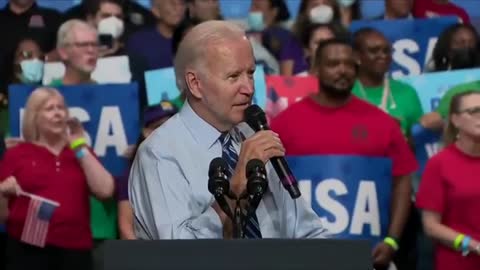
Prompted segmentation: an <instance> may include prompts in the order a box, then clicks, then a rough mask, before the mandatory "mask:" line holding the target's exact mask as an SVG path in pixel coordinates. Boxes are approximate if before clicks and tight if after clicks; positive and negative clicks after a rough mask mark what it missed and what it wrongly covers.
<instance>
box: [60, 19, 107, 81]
mask: <svg viewBox="0 0 480 270" xmlns="http://www.w3.org/2000/svg"><path fill="white" fill-rule="evenodd" d="M98 48H99V44H98V38H97V32H96V31H91V30H90V29H86V28H74V29H73V30H72V32H71V33H70V40H69V42H68V44H67V45H66V46H65V47H63V48H61V49H60V50H59V53H60V56H61V57H62V60H63V61H64V62H65V63H66V65H67V67H70V68H73V69H75V70H77V71H79V72H82V73H86V74H91V73H92V72H93V71H94V70H95V68H96V66H97V60H98Z"/></svg>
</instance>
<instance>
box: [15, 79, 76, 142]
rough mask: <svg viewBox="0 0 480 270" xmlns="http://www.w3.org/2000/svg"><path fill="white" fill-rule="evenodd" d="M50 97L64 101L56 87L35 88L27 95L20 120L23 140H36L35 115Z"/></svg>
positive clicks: (37, 136) (37, 135)
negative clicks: (21, 119)
mask: <svg viewBox="0 0 480 270" xmlns="http://www.w3.org/2000/svg"><path fill="white" fill-rule="evenodd" d="M52 97H60V98H61V99H62V100H63V102H64V103H65V99H64V98H63V96H62V94H60V92H59V91H58V90H57V89H55V88H50V87H40V88H37V89H35V90H34V91H33V92H32V93H31V94H30V96H29V97H28V99H27V103H26V105H25V111H24V113H23V121H22V133H23V138H24V139H25V141H27V142H34V141H37V140H38V138H39V134H38V128H37V115H38V113H39V111H40V110H41V109H42V107H43V106H44V105H45V103H46V102H47V101H48V100H49V99H50V98H52ZM65 107H66V105H65ZM67 116H68V110H67Z"/></svg>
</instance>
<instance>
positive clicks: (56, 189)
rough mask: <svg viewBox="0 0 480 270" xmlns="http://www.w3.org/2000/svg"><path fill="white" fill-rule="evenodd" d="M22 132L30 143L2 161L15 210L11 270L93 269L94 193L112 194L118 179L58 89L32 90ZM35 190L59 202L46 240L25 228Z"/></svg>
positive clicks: (6, 192) (1, 187)
mask: <svg viewBox="0 0 480 270" xmlns="http://www.w3.org/2000/svg"><path fill="white" fill-rule="evenodd" d="M22 132H23V136H24V139H25V142H24V143H20V144H18V145H17V146H15V147H12V148H10V149H8V150H7V152H6V153H5V156H4V159H3V160H2V161H1V163H0V195H3V196H6V197H7V198H8V208H9V215H8V218H7V235H8V238H9V239H8V243H7V258H8V259H7V269H42V270H43V269H49V270H52V269H53V270H56V269H58V270H60V269H62V270H63V269H69V270H71V269H82V270H84V269H90V268H91V263H92V262H91V253H90V251H91V249H92V235H91V231H90V208H89V195H90V193H92V194H93V195H94V196H96V197H97V198H100V199H106V198H109V197H111V196H112V195H113V191H114V181H113V177H112V176H111V175H110V173H108V172H107V170H106V169H105V168H104V167H103V166H102V164H101V163H100V162H99V161H98V159H97V158H96V157H95V155H94V154H93V152H92V151H91V149H90V148H88V146H87V145H86V140H85V138H84V130H83V127H82V125H81V124H80V122H79V121H78V120H76V119H70V118H69V117H68V110H67V107H66V105H65V102H64V99H63V97H62V95H61V94H60V93H59V92H58V91H57V90H55V89H51V88H39V89H36V90H35V91H33V92H32V94H31V95H30V97H29V98H28V100H27V104H26V107H25V112H24V115H23V125H22ZM29 194H34V195H33V196H39V197H43V198H46V199H48V200H51V201H55V202H57V203H58V204H59V206H58V207H57V208H55V210H54V211H53V214H52V215H51V216H50V219H49V224H48V229H47V234H46V238H45V240H44V241H43V240H38V239H36V240H31V239H32V237H30V238H28V237H27V238H25V237H24V236H25V235H26V233H25V232H24V226H25V224H29V222H30V221H31V219H28V221H27V220H26V219H27V212H28V209H29V204H30V203H31V202H33V201H34V200H33V199H31V198H30V197H29V196H26V195H29ZM40 213H42V207H40V210H39V214H38V217H39V218H40V219H41V218H42V216H43V217H44V216H45V215H41V214H40ZM44 213H45V212H43V214H44ZM25 227H28V226H25ZM34 235H35V236H38V235H40V234H39V232H38V231H37V232H36V234H34ZM33 238H35V237H33ZM26 239H30V240H26Z"/></svg>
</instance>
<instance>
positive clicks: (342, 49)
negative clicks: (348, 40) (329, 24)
mask: <svg viewBox="0 0 480 270" xmlns="http://www.w3.org/2000/svg"><path fill="white" fill-rule="evenodd" d="M318 57H319V59H317V60H316V70H317V75H318V78H319V82H320V89H321V90H320V91H324V92H325V93H326V94H327V95H328V96H330V97H338V98H346V97H348V96H350V93H351V91H352V87H353V84H354V83H355V77H356V72H355V63H354V59H353V51H352V48H351V47H349V46H347V45H343V44H331V45H328V46H327V47H325V48H323V50H322V53H321V55H319V56H318Z"/></svg>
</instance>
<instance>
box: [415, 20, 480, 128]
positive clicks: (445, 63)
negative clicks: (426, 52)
mask: <svg viewBox="0 0 480 270" xmlns="http://www.w3.org/2000/svg"><path fill="white" fill-rule="evenodd" d="M476 67H480V37H479V35H478V34H477V32H476V30H475V28H474V27H472V26H471V25H464V24H456V25H452V26H451V27H449V28H447V29H446V30H445V31H444V32H443V33H442V34H441V35H440V37H439V38H438V41H437V44H436V45H435V48H434V49H433V56H432V60H431V61H430V67H429V68H430V69H431V71H445V70H457V69H465V68H476ZM477 88H480V81H474V82H470V83H465V84H461V85H457V86H455V87H453V88H452V89H450V90H448V91H447V92H446V93H445V94H444V95H443V97H442V99H441V100H440V104H439V106H438V108H437V109H436V110H435V111H434V112H431V113H428V114H426V115H424V116H423V117H422V119H421V121H420V123H421V124H422V126H424V127H426V128H429V129H433V130H440V129H442V127H443V119H445V117H447V115H448V108H449V104H450V101H451V99H452V97H453V96H454V95H455V94H458V93H461V92H464V91H467V90H471V89H477Z"/></svg>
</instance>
